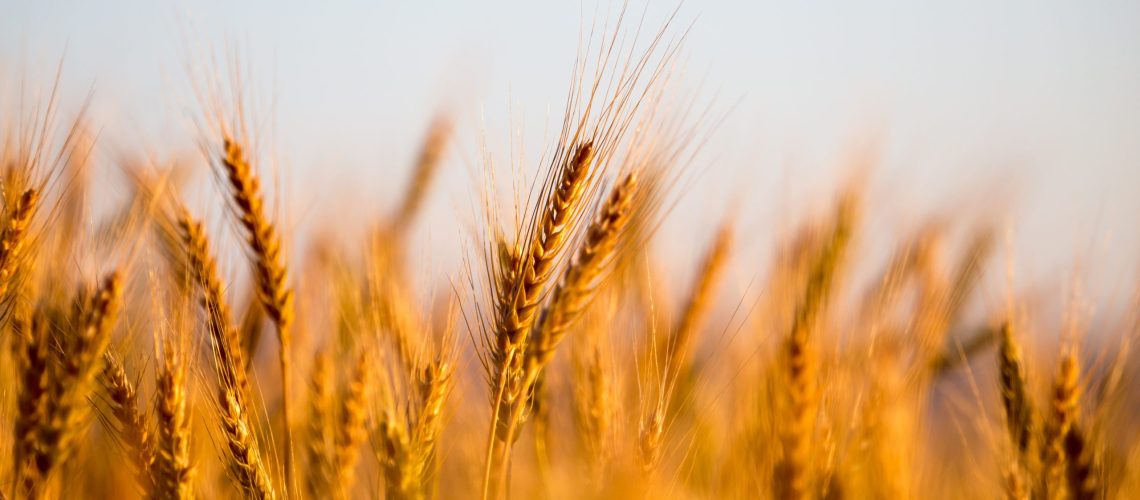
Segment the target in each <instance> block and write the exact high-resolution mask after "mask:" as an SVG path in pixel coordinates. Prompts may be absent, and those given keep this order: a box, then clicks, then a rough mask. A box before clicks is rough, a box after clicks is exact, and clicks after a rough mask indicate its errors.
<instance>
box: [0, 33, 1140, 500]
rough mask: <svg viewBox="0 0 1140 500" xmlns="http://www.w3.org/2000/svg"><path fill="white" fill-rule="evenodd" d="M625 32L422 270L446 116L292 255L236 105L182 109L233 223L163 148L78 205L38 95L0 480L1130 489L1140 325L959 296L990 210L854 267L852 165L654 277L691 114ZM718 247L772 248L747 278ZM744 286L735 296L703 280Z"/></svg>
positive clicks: (14, 128)
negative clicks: (763, 225) (355, 236)
mask: <svg viewBox="0 0 1140 500" xmlns="http://www.w3.org/2000/svg"><path fill="white" fill-rule="evenodd" d="M620 32H621V30H619V29H614V30H610V31H609V34H608V35H600V36H598V35H591V36H590V37H587V39H588V42H587V43H584V46H583V48H582V49H581V53H582V54H583V55H582V56H581V57H580V58H579V59H578V60H577V61H576V62H575V64H574V66H573V68H574V71H573V75H572V78H571V82H572V83H571V86H570V91H569V93H568V100H567V103H566V108H565V112H564V114H563V120H562V122H561V126H560V128H559V132H558V134H557V138H556V140H554V141H552V143H551V144H550V145H549V147H548V150H547V153H546V154H545V155H544V157H543V160H542V161H541V162H540V163H541V165H540V168H539V173H538V174H537V176H534V179H533V180H532V181H525V180H521V179H520V180H517V181H515V182H514V185H515V187H514V189H513V190H514V193H513V194H514V196H513V197H509V198H513V204H510V203H508V204H506V205H508V208H513V213H509V212H508V213H507V214H506V215H504V214H503V213H501V209H502V208H503V207H502V205H504V204H503V203H500V201H499V198H501V196H499V195H498V191H499V190H498V188H497V187H496V184H495V182H494V179H495V178H496V176H495V175H494V174H495V172H494V168H492V162H491V161H490V160H489V159H486V160H485V161H483V162H482V163H483V164H484V168H483V173H484V174H485V175H484V176H483V179H485V180H486V185H484V186H480V187H479V188H480V190H481V193H480V196H479V197H477V198H478V199H479V200H480V201H479V202H476V205H477V206H478V207H479V208H481V210H475V212H477V213H478V214H477V215H476V218H478V219H479V221H478V223H477V224H474V226H475V229H473V230H472V231H471V233H472V234H465V235H456V236H455V237H454V239H455V241H457V242H460V244H459V245H457V246H459V247H462V248H466V249H467V250H466V255H465V256H464V258H463V260H462V262H463V266H462V267H463V269H461V270H459V271H457V272H456V273H454V275H453V278H452V279H451V280H450V281H449V283H447V284H442V285H440V284H436V285H432V284H424V283H422V282H417V281H416V280H413V279H412V278H411V276H414V275H415V273H414V272H413V271H414V268H415V266H417V265H422V263H420V262H418V261H417V260H416V259H414V258H413V257H412V255H411V252H409V251H408V249H409V240H411V239H412V238H413V237H414V235H415V234H416V233H414V232H413V231H412V229H413V228H414V227H415V226H416V225H417V224H416V219H417V215H418V214H419V213H420V212H421V211H422V210H421V209H422V207H423V206H424V205H425V201H426V200H427V198H428V195H429V194H430V193H431V191H432V190H431V186H432V184H433V179H435V178H436V177H437V173H438V172H439V171H440V165H441V164H442V163H445V161H444V160H445V159H446V158H447V154H446V153H447V152H448V151H452V150H449V148H448V147H447V146H448V144H449V143H450V142H452V141H453V136H454V134H453V131H454V130H455V127H454V123H453V121H451V120H449V119H448V118H447V117H440V118H438V119H436V120H435V121H434V124H433V125H432V127H431V128H430V130H429V131H428V134H427V137H426V140H425V142H424V144H423V145H422V149H421V154H420V155H419V156H418V161H417V162H416V164H415V165H414V169H413V170H412V174H411V176H410V179H411V180H410V182H408V185H407V188H406V190H405V193H404V195H403V198H402V201H399V202H398V203H394V204H393V205H395V206H396V207H397V208H396V209H395V210H394V211H392V212H391V213H390V214H388V215H385V216H383V217H379V218H378V219H379V222H375V221H374V219H376V218H374V217H370V216H369V215H367V214H360V216H359V218H360V219H361V220H362V221H364V222H365V223H366V225H368V226H369V227H371V229H370V230H369V235H370V237H369V238H367V239H366V240H365V243H364V244H363V245H360V244H356V245H349V244H336V243H333V242H332V241H330V239H327V238H322V237H321V236H319V235H318V236H316V237H314V238H313V239H312V240H313V241H310V242H302V241H296V240H294V239H290V234H289V233H290V231H288V230H287V229H286V228H287V227H288V221H284V220H282V217H281V215H280V214H281V213H282V210H281V209H280V207H278V206H276V205H275V204H273V203H268V202H267V200H268V199H269V198H268V197H267V192H270V191H269V190H266V189H263V186H265V185H267V184H268V183H266V182H265V179H266V178H267V173H268V167H267V166H266V165H268V163H267V162H265V161H264V160H260V159H259V154H258V153H257V152H258V151H260V150H259V149H257V148H256V147H255V145H254V144H253V141H254V137H252V134H251V133H250V132H249V128H248V126H247V124H246V120H245V118H244V117H245V116H246V113H245V110H244V107H243V102H244V100H243V99H229V100H227V99H222V98H220V97H219V96H221V95H223V94H224V93H223V92H220V91H217V92H201V93H200V94H201V95H204V96H214V97H209V98H203V99H201V101H200V104H201V107H202V108H203V109H205V110H206V112H205V113H203V114H202V116H203V117H204V118H203V119H200V120H197V121H196V122H195V123H197V124H199V128H200V130H199V131H198V132H200V134H199V135H200V138H199V143H200V144H201V151H202V152H204V155H203V158H204V163H207V164H208V165H209V168H208V169H207V168H201V169H200V170H201V171H203V172H206V171H208V172H209V173H210V174H211V178H212V179H213V180H214V181H215V182H214V183H213V187H214V188H216V189H215V191H216V193H219V194H220V197H221V198H222V199H224V200H225V209H224V215H223V216H221V217H218V220H217V221H216V222H219V223H220V222H222V221H223V220H224V221H225V223H224V224H219V225H218V226H217V227H218V228H219V229H224V230H228V231H229V232H231V233H233V234H234V235H236V236H237V238H230V239H229V240H227V239H225V238H219V237H218V235H217V234H216V233H215V234H211V231H210V230H209V228H210V227H212V225H211V224H210V223H208V222H206V221H204V215H203V213H202V212H201V211H200V212H199V213H195V211H194V210H192V209H191V207H192V204H190V203H187V202H185V201H183V200H185V199H186V198H185V196H186V194H185V193H182V192H180V191H182V190H181V189H180V187H181V186H182V183H181V182H179V180H178V177H179V176H178V175H175V174H174V173H175V172H178V171H179V170H177V169H175V168H166V167H165V166H163V165H157V164H158V163H159V162H154V161H151V162H123V163H124V165H122V166H121V167H122V168H121V170H122V171H123V172H126V173H127V174H128V175H126V176H124V179H125V180H126V181H128V186H126V188H124V189H121V191H120V193H127V196H126V197H125V198H124V199H118V200H117V201H114V202H111V201H106V200H107V199H108V198H106V197H104V196H101V195H103V194H105V193H106V189H107V188H106V186H104V187H103V190H102V191H97V190H96V189H95V188H94V187H93V186H94V184H93V183H92V182H90V180H91V176H90V175H88V170H89V169H88V167H87V165H88V164H89V161H88V159H90V158H91V157H92V156H93V151H98V150H99V149H100V147H101V145H100V143H99V142H98V141H93V140H91V139H90V137H91V134H89V133H84V130H85V128H84V127H82V126H81V125H80V124H81V123H85V122H86V120H76V121H75V125H74V126H70V127H62V130H59V131H57V130H56V127H55V126H54V123H55V122H56V121H58V120H56V116H57V115H58V114H59V113H58V111H57V109H56V108H57V104H56V99H55V98H54V97H52V98H50V99H49V100H48V104H47V105H46V106H44V107H40V108H36V109H38V111H37V112H33V113H30V114H25V115H23V116H19V115H8V118H6V119H5V120H6V121H5V123H4V126H5V130H4V134H5V135H4V138H5V141H4V142H3V144H2V148H0V160H2V168H3V172H2V175H3V178H2V181H3V184H2V195H3V216H2V218H0V226H2V230H0V304H2V316H0V320H2V322H0V335H2V336H0V339H2V341H3V342H2V344H3V349H2V350H0V352H2V353H0V359H3V362H2V363H0V395H2V396H3V397H2V401H0V405H2V406H0V408H2V409H0V417H2V418H0V426H2V427H0V445H2V449H3V450H5V453H4V454H3V455H2V457H3V458H2V460H0V498H13V499H16V498H80V497H106V498H127V497H133V496H145V497H148V498H192V497H208V498H213V497H252V498H277V497H304V498H327V497H332V498H350V497H352V498H376V497H384V498H429V497H441V498H474V497H481V498H485V499H487V498H490V499H499V498H505V497H509V496H513V497H517V498H540V497H547V496H549V497H555V498H594V497H605V498H609V497H615V498H661V497H676V498H686V497H706V498H721V497H744V498H757V497H759V498H768V497H772V498H993V497H999V496H1005V497H1009V498H1045V497H1048V498H1080V499H1086V498H1108V497H1117V498H1129V497H1131V498H1135V497H1136V495H1140V469H1138V467H1140V439H1137V437H1138V436H1137V434H1138V432H1140V425H1136V423H1135V415H1134V414H1132V413H1131V411H1132V410H1135V409H1137V401H1136V397H1135V396H1136V392H1135V391H1136V387H1137V386H1136V385H1135V384H1134V383H1131V382H1130V381H1129V373H1135V367H1134V365H1130V364H1129V360H1130V357H1129V355H1128V349H1127V347H1128V346H1129V341H1130V339H1131V338H1132V337H1133V336H1135V335H1136V334H1137V331H1138V328H1137V325H1140V320H1138V319H1137V318H1136V317H1133V316H1130V315H1129V314H1124V315H1123V316H1122V317H1120V318H1119V319H1110V320H1108V321H1105V322H1102V323H1103V325H1104V326H1103V327H1102V328H1101V329H1100V330H1098V332H1099V333H1098V334H1097V335H1089V334H1088V333H1086V331H1087V330H1088V329H1089V328H1088V325H1089V324H1090V321H1089V318H1088V316H1089V314H1088V312H1087V308H1086V307H1083V306H1082V302H1081V299H1080V298H1079V297H1077V298H1073V299H1071V300H1069V302H1070V303H1072V304H1073V305H1072V306H1071V307H1068V308H1067V309H1068V310H1069V312H1067V313H1064V314H1057V315H1056V316H1057V317H1058V318H1057V319H1063V321H1054V318H1053V317H1052V315H1051V314H1049V313H1048V312H1046V313H1045V314H1037V315H1034V314H1030V312H1031V311H1033V310H1034V309H1033V308H1031V307H1029V306H1028V305H1027V304H1028V301H1027V299H1025V298H1021V297H1025V296H1026V295H1027V294H1019V293H1016V292H1015V291H1014V290H1012V289H1011V290H1008V291H1007V292H1006V293H1004V294H1001V295H1003V296H1006V297H1008V298H1007V299H1005V300H997V301H993V300H989V301H987V300H983V299H984V297H981V296H980V295H981V294H979V293H978V289H979V288H980V287H979V281H981V279H982V277H984V276H985V275H986V273H985V270H986V269H987V262H988V261H989V260H990V259H989V257H990V255H991V253H992V249H993V247H994V241H995V239H1000V238H995V231H994V229H993V226H990V225H985V224H982V225H978V226H975V227H968V228H965V229H964V230H963V231H958V232H955V231H952V226H953V225H954V224H955V223H956V222H958V221H955V220H953V219H952V218H951V219H948V220H947V219H940V220H936V221H930V222H928V223H922V224H919V225H918V226H917V230H915V231H914V232H913V236H912V237H909V238H903V239H902V241H901V243H899V244H898V245H897V247H896V250H895V251H893V252H892V253H891V255H889V256H887V257H886V258H884V259H881V262H882V263H883V264H885V265H880V264H879V263H878V262H880V261H876V260H874V258H873V257H874V256H873V255H866V254H860V253H858V249H859V246H858V242H859V235H860V234H861V233H863V232H864V230H865V228H864V227H863V226H862V225H861V221H863V220H866V219H865V218H863V217H861V215H862V214H863V212H864V207H865V206H866V203H865V201H866V198H865V189H864V188H863V187H862V183H861V182H856V181H853V182H850V183H847V184H845V185H844V186H843V189H842V190H841V191H840V194H839V195H838V196H836V197H835V198H834V199H835V202H834V203H833V205H832V208H831V209H829V210H827V211H825V212H821V213H820V214H818V216H815V217H804V218H803V219H804V221H802V222H801V225H800V226H798V227H796V226H790V227H791V229H792V230H790V231H787V232H786V234H781V235H742V234H740V229H739V228H740V227H741V226H740V225H739V224H738V223H737V222H736V221H737V220H738V216H739V214H734V215H732V216H728V217H725V220H724V222H722V223H721V224H720V227H719V229H718V230H716V231H715V234H714V237H713V238H712V241H710V242H708V244H707V245H705V246H704V248H703V250H701V249H700V248H698V249H697V251H698V252H701V251H703V252H704V253H703V255H704V256H703V258H701V259H700V260H699V261H698V262H696V263H695V264H694V265H692V266H691V268H692V269H694V272H693V278H692V280H691V284H688V285H687V286H679V287H677V289H676V290H673V289H671V288H670V287H669V280H668V279H665V278H664V277H663V275H662V271H672V270H674V269H677V268H685V267H686V266H688V264H687V263H685V262H668V263H662V262H657V261H655V259H654V255H655V254H654V253H653V252H648V251H646V249H647V248H648V247H649V246H650V244H651V243H652V242H653V236H654V234H655V233H656V232H657V231H656V230H657V228H658V227H659V226H660V225H661V224H662V222H663V221H664V220H665V219H666V218H667V216H668V215H669V214H670V213H671V210H672V207H674V206H676V203H675V202H676V200H677V198H678V197H679V196H682V195H684V191H685V189H684V187H685V186H686V185H687V180H688V179H690V177H688V176H689V175H690V174H692V172H693V171H694V169H693V168H690V165H691V164H692V163H693V158H694V157H695V153H696V151H697V150H698V149H700V147H701V145H702V144H703V143H704V138H705V137H706V136H707V134H706V132H707V131H709V129H710V128H715V123H716V120H715V119H711V118H710V116H709V115H710V113H707V112H694V111H693V110H694V109H699V107H698V106H695V105H694V103H693V102H692V100H686V99H683V98H680V97H679V96H678V94H679V93H678V92H674V91H671V90H669V89H675V88H676V86H674V85H672V83H673V82H674V81H676V80H677V77H678V75H679V71H677V70H676V68H678V67H679V64H678V55H677V54H678V53H679V52H678V51H679V48H680V46H681V41H682V40H683V39H684V36H683V35H682V36H677V37H671V36H667V33H668V32H669V30H668V29H663V30H661V31H660V32H659V33H658V34H656V35H654V36H653V37H651V38H650V40H649V41H648V42H647V43H646V42H642V43H633V42H631V41H630V40H633V39H636V38H638V37H636V36H633V37H627V36H619V34H618V33H620ZM235 81H236V79H235ZM239 90H240V89H239ZM139 165H142V166H139ZM524 177H525V175H524ZM120 198H122V197H120ZM97 200H104V201H100V202H99V204H101V205H104V206H110V207H112V209H110V210H107V212H108V213H107V215H106V217H105V218H100V220H92V219H94V217H92V215H91V214H92V210H91V209H90V207H89V206H88V205H90V204H92V202H93V201H97ZM328 223H329V224H332V223H334V221H329V222H328ZM335 223H351V220H349V221H344V220H341V221H336V222H335ZM955 235H957V237H955ZM742 237H747V238H751V239H753V240H767V241H772V242H773V244H774V245H775V247H776V251H775V253H774V255H775V260H774V261H773V262H772V263H771V265H770V266H769V267H767V269H766V270H763V268H762V266H759V265H753V264H755V263H753V262H749V261H748V259H747V258H745V257H746V256H745V255H741V254H739V253H738V252H736V251H735V250H737V249H738V248H739V246H738V245H737V244H736V242H738V241H739V240H740V239H741V238H742ZM225 242H229V243H230V244H229V245H225V244H224V243H225ZM959 242H960V243H959ZM239 247H240V251H239ZM947 254H949V255H951V256H955V255H956V256H957V257H951V258H950V259H949V261H950V263H951V264H950V265H947V263H946V262H945V261H946V260H947V259H945V258H944V256H945V255H947ZM302 257H303V258H302ZM227 263H229V264H234V265H233V266H227V265H226V264H227ZM238 263H242V264H243V265H241V266H239V265H237V264H238ZM244 263H248V269H247V268H245V267H243V266H244ZM868 263H871V264H868ZM860 264H861V265H860ZM857 265H859V266H857ZM856 267H859V268H862V270H861V271H857V272H856V271H853V268H856ZM877 267H882V269H881V270H877V271H876V269H875V268H877ZM762 270H763V274H760V275H761V276H765V278H763V279H760V280H758V281H756V282H755V283H753V284H752V285H750V287H751V288H755V289H759V293H758V294H752V295H748V297H749V298H747V299H746V298H745V297H744V296H743V295H742V294H741V293H740V292H737V294H736V296H733V295H732V294H731V293H729V292H728V291H727V290H723V289H724V287H723V286H721V285H722V282H723V281H724V278H725V277H726V276H732V275H733V273H735V276H737V277H739V276H742V275H752V273H760V272H762ZM247 273H248V274H247ZM861 277H862V278H861ZM738 281H741V280H738ZM425 288H431V289H435V290H437V293H431V294H428V295H427V296H425V293H424V289H425ZM674 291H675V292H676V293H674ZM733 310H734V311H735V313H733V314H732V318H731V319H729V318H726V317H725V316H727V314H728V313H726V311H733ZM972 310H975V311H976V310H980V311H982V312H981V313H980V314H970V313H969V311H972ZM979 316H980V317H981V319H978V317H979ZM1054 323H1059V324H1062V327H1061V328H1058V330H1063V331H1061V332H1060V334H1059V335H1054V336H1052V337H1051V336H1048V335H1042V333H1043V331H1044V330H1048V329H1049V327H1048V326H1046V325H1049V324H1054ZM1102 323H1098V324H1102ZM264 331H268V332H270V333H269V334H267V335H263V332H264ZM1054 337H1056V338H1059V339H1060V342H1059V345H1060V347H1059V348H1056V347H1052V348H1050V347H1049V346H1052V345H1055V343H1054V342H1052V341H1045V340H1042V339H1045V338H1054ZM1029 339H1032V340H1033V341H1031V342H1028V341H1027V340H1029ZM1026 352H1031V353H1032V352H1036V353H1037V354H1038V355H1037V356H1027V355H1026V354H1025V353H1026ZM1057 353H1059V355H1058V354H1057ZM1050 354H1053V355H1050ZM1050 374H1052V375H1050Z"/></svg>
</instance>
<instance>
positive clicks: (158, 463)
mask: <svg viewBox="0 0 1140 500" xmlns="http://www.w3.org/2000/svg"><path fill="white" fill-rule="evenodd" d="M155 399H156V410H157V411H156V414H157V417H158V418H157V419H158V443H157V447H156V449H155V453H154V465H153V467H152V477H153V483H154V490H153V494H152V495H151V498H154V499H163V500H181V499H187V498H193V497H194V490H193V480H194V466H193V464H192V462H191V458H190V412H189V411H188V408H187V395H186V365H185V364H184V362H183V361H182V360H181V359H180V358H179V357H178V356H177V355H176V353H175V352H174V350H173V349H172V348H171V347H170V346H167V348H166V350H165V351H164V359H163V364H162V366H161V367H160V368H159V370H158V374H157V376H156V378H155Z"/></svg>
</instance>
